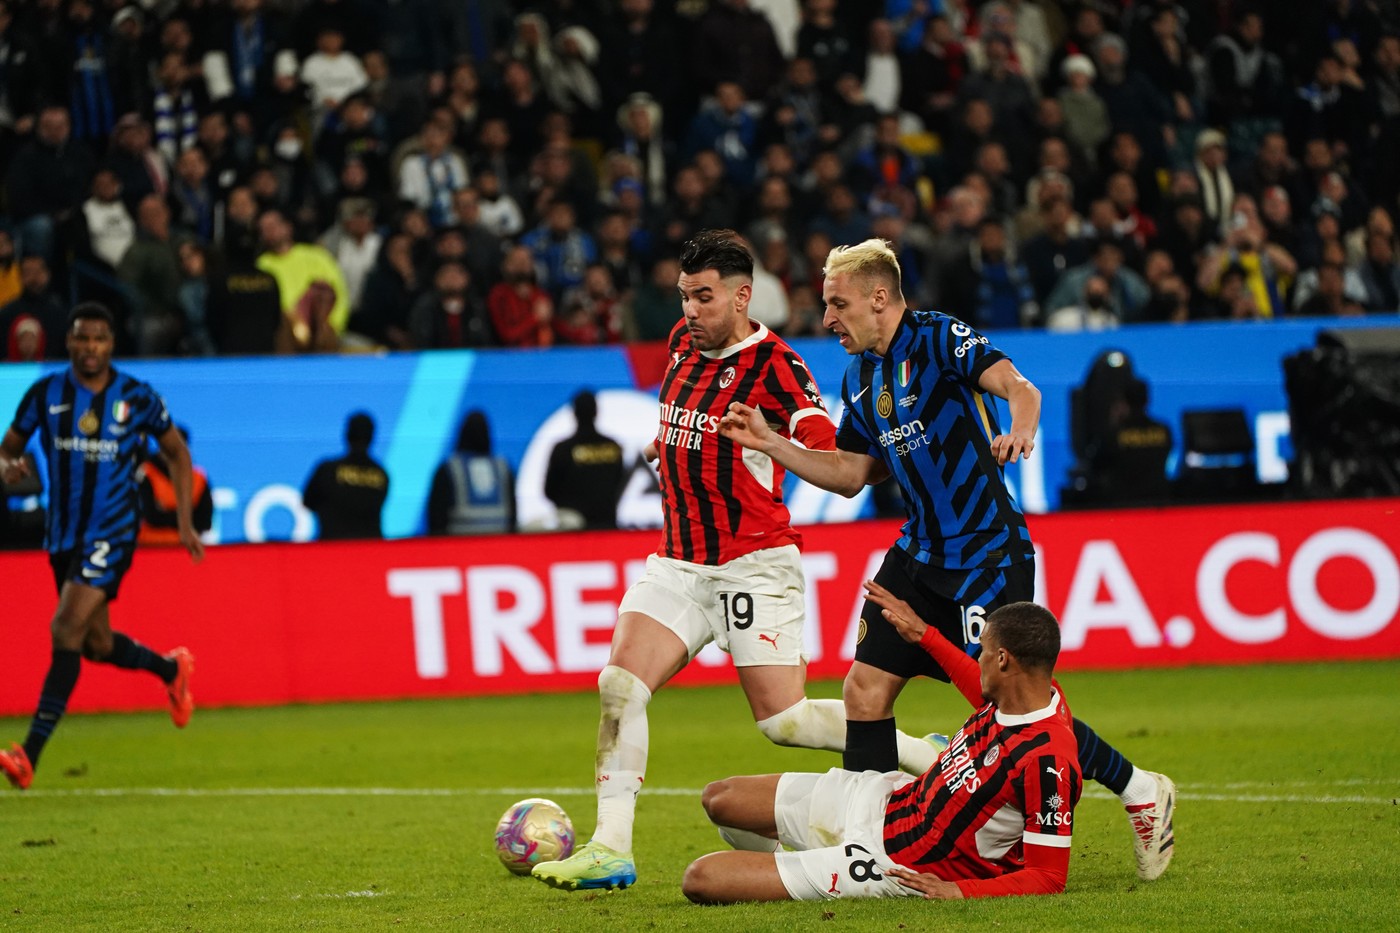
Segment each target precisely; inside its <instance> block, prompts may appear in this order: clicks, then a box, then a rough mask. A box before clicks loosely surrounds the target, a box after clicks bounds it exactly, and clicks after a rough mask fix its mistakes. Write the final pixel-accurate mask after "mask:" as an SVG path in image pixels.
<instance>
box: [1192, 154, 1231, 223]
mask: <svg viewBox="0 0 1400 933" xmlns="http://www.w3.org/2000/svg"><path fill="white" fill-rule="evenodd" d="M1225 161H1226V153H1225V134H1224V133H1222V132H1220V131H1219V130H1205V131H1204V132H1202V133H1201V134H1200V135H1199V136H1197V137H1196V161H1195V162H1194V163H1193V165H1192V167H1193V169H1194V171H1195V173H1196V179H1197V180H1198V181H1199V182H1200V185H1201V203H1202V207H1203V208H1204V210H1205V213H1206V222H1207V223H1209V224H1210V225H1211V226H1213V227H1215V228H1216V229H1217V230H1219V231H1220V233H1221V235H1224V234H1226V233H1228V232H1229V230H1228V229H1227V228H1228V224H1229V220H1230V218H1231V216H1232V215H1233V213H1234V205H1235V184H1234V182H1233V181H1232V180H1231V178H1230V172H1229V169H1228V168H1227V167H1226V165H1225Z"/></svg>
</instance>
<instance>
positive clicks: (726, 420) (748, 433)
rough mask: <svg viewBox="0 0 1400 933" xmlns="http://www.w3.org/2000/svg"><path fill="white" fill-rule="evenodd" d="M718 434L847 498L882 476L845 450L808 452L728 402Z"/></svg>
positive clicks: (871, 463) (753, 412)
mask: <svg viewBox="0 0 1400 933" xmlns="http://www.w3.org/2000/svg"><path fill="white" fill-rule="evenodd" d="M719 433H720V434H722V435H723V436H724V437H727V438H729V439H730V440H731V441H733V442H734V443H736V444H739V445H741V446H743V447H747V448H748V449H749V450H757V451H759V452H760V453H764V454H767V455H768V456H770V457H772V458H773V459H774V460H775V461H776V462H778V463H779V464H781V465H782V467H783V469H785V470H787V471H788V472H790V473H793V474H795V475H796V476H798V477H800V478H802V479H805V480H806V481H807V482H809V483H811V484H812V485H813V486H820V487H821V488H822V489H826V490H829V491H830V492H834V493H838V494H839V495H843V496H845V497H846V498H848V499H849V498H851V497H852V496H854V495H855V494H856V493H858V492H860V491H861V490H862V489H864V488H865V487H866V486H867V485H868V484H870V483H874V482H879V481H880V480H881V479H883V478H884V472H883V469H882V468H881V464H880V463H879V461H877V460H874V459H872V458H870V457H867V456H865V455H864V454H856V453H851V452H850V451H848V450H840V449H837V450H810V449H808V448H806V447H799V446H798V445H797V444H794V443H793V442H792V441H790V440H788V439H787V438H785V437H783V436H782V435H781V434H778V433H777V432H775V431H774V430H773V429H771V428H770V427H768V423H767V422H766V421H764V420H763V414H762V412H760V411H758V410H757V409H755V408H751V407H749V406H748V405H745V404H743V403H742V402H731V403H730V404H729V410H728V411H727V412H725V413H724V417H723V418H721V419H720V422H719Z"/></svg>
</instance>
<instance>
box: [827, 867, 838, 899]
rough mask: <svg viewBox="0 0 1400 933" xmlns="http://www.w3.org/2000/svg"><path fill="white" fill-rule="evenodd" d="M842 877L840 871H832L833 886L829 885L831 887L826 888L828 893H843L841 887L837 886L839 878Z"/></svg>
mask: <svg viewBox="0 0 1400 933" xmlns="http://www.w3.org/2000/svg"><path fill="white" fill-rule="evenodd" d="M840 877H841V875H840V873H839V872H832V873H831V887H829V888H827V889H826V893H827V894H840V893H841V889H840V888H838V887H837V886H836V880H837V879H838V878H840Z"/></svg>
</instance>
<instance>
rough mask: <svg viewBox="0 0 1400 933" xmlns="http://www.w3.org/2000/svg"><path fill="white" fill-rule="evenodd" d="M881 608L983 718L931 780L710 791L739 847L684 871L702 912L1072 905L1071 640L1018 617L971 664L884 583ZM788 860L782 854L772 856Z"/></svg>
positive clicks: (996, 629) (1005, 621)
mask: <svg viewBox="0 0 1400 933" xmlns="http://www.w3.org/2000/svg"><path fill="white" fill-rule="evenodd" d="M866 588H867V591H868V594H869V598H870V600H871V601H872V602H874V603H875V604H876V605H879V606H881V607H882V608H883V611H884V614H885V617H886V618H887V619H888V620H889V622H890V623H891V624H892V625H893V627H894V628H895V629H896V630H897V631H898V632H899V635H900V636H901V637H903V638H904V639H905V640H907V641H908V642H910V643H912V644H915V645H917V646H918V647H919V648H920V649H922V650H923V651H926V652H928V654H929V655H931V656H932V657H933V658H934V659H935V660H936V661H937V662H938V664H939V665H940V666H941V667H942V668H943V669H944V670H945V671H947V672H948V675H949V676H950V677H951V678H952V682H953V683H954V685H956V686H957V688H958V689H959V690H960V691H962V694H963V696H965V697H967V699H968V702H970V703H971V704H972V706H973V708H974V709H976V712H974V713H973V714H972V716H971V717H970V718H969V719H968V720H967V722H966V723H964V724H963V727H962V728H961V729H959V730H958V732H957V734H956V735H954V736H953V740H952V744H951V745H949V746H948V750H947V751H945V752H944V753H943V754H942V755H941V756H940V757H939V759H938V761H937V762H936V763H935V764H934V766H933V767H931V768H930V769H929V770H928V771H927V772H926V773H925V774H924V775H922V776H921V777H919V778H917V779H916V778H911V777H909V776H908V775H906V774H903V773H900V772H898V771H894V772H889V773H884V774H882V773H880V772H878V771H864V772H856V771H846V770H842V769H840V768H833V769H831V770H830V771H828V772H827V773H826V774H795V773H790V774H768V775H763V776H758V777H735V778H730V779H729V780H727V781H717V782H716V783H713V784H711V785H709V786H708V787H706V788H705V792H704V797H703V803H704V806H705V812H706V814H708V816H709V817H710V819H711V820H713V821H714V822H715V823H717V824H718V825H719V827H720V834H721V835H723V836H725V837H726V838H729V839H730V840H731V842H737V843H740V844H745V843H750V844H751V845H746V846H745V848H749V849H759V848H760V847H761V848H762V850H761V851H734V852H715V853H712V854H710V855H706V856H704V857H702V858H700V859H697V860H696V861H695V862H692V863H691V865H690V867H689V868H688V869H686V873H685V880H684V882H683V883H682V889H683V890H684V892H685V895H686V897H688V898H690V899H691V900H692V901H697V902H700V903H706V904H729V903H734V902H736V901H776V900H787V899H791V900H799V901H816V900H825V899H828V898H837V897H926V898H961V897H997V896H1002V895H1008V894H1058V893H1060V892H1061V891H1063V890H1064V889H1065V881H1066V879H1067V878H1068V876H1069V852H1070V837H1071V834H1072V831H1073V815H1074V806H1075V804H1076V803H1077V802H1078V801H1079V794H1080V791H1081V789H1082V778H1081V776H1080V773H1079V762H1078V756H1077V754H1076V750H1075V740H1074V731H1073V729H1072V728H1071V726H1070V713H1069V707H1068V706H1067V705H1066V704H1065V700H1064V696H1063V694H1062V693H1061V692H1060V688H1059V684H1057V683H1055V681H1054V680H1053V679H1052V673H1053V671H1054V667H1055V659H1056V657H1057V656H1058V655H1059V651H1060V629H1059V624H1058V623H1057V622H1056V621H1055V617H1054V616H1053V615H1051V614H1050V612H1049V610H1047V609H1043V608H1041V607H1040V606H1037V605H1035V604H1034V603H1012V604H1010V605H1008V606H1003V607H1001V608H1000V609H997V610H995V611H994V612H993V613H992V614H991V615H989V616H988V617H987V621H986V626H985V628H983V630H982V653H981V655H980V656H979V658H978V660H976V661H974V660H972V659H971V658H969V657H968V656H967V655H966V654H965V653H963V651H962V650H961V649H960V648H958V647H957V646H955V645H953V644H952V643H951V642H949V641H948V640H947V639H946V638H944V637H943V636H942V635H940V634H939V632H938V630H937V629H935V628H931V627H930V626H927V625H925V624H924V622H923V620H922V619H920V618H919V617H918V616H917V615H916V614H915V613H914V611H913V610H912V609H911V608H910V607H909V604H908V603H906V602H904V601H903V600H901V599H898V598H896V597H895V596H893V595H892V594H891V593H890V592H889V591H888V590H886V589H885V588H884V587H882V586H880V585H879V584H877V583H873V582H869V583H867V584H866ZM774 840H777V841H778V842H780V843H782V844H783V845H784V846H785V847H787V849H788V850H789V851H784V852H776V853H775V852H773V851H772V848H773V841H774Z"/></svg>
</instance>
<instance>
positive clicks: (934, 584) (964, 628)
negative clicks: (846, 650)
mask: <svg viewBox="0 0 1400 933" xmlns="http://www.w3.org/2000/svg"><path fill="white" fill-rule="evenodd" d="M875 582H876V583H878V584H880V585H881V586H883V587H884V588H885V589H887V590H889V591H890V592H891V593H893V594H894V595H895V596H898V597H899V598H900V599H902V600H904V601H905V602H907V603H908V604H909V605H910V606H912V607H913V609H914V611H915V612H917V613H918V614H919V618H921V619H923V620H924V622H926V623H927V624H929V625H932V626H933V627H934V628H936V629H938V630H939V631H940V632H942V633H943V637H944V638H947V639H948V640H949V641H951V642H952V643H953V644H955V645H960V646H962V647H963V648H964V649H967V648H968V647H969V646H970V645H978V644H980V640H981V635H982V619H983V618H984V617H985V616H986V615H987V614H988V613H990V612H991V611H992V610H993V609H997V608H999V607H1001V606H1005V605H1007V604H1008V603H1015V602H1021V601H1023V600H1029V599H1031V598H1032V597H1034V595H1035V560H1034V558H1032V559H1030V560H1026V561H1023V562H1021V563H1019V564H1012V565H1011V566H1010V567H1002V568H991V569H986V570H982V569H978V570H945V569H943V568H941V567H930V566H929V565H928V564H921V563H919V562H918V561H917V560H915V559H914V558H913V557H911V556H909V554H908V553H906V552H905V551H904V550H903V549H902V548H900V547H897V546H896V547H892V548H890V550H889V553H887V554H886V555H885V561H884V563H882V564H881V565H880V571H879V572H878V573H877V574H875ZM976 650H977V649H976V648H973V649H972V650H970V651H969V653H970V654H973V655H975V654H976ZM855 659H856V660H857V661H860V662H861V663H863V664H869V665H870V666H871V667H876V668H879V669H880V670H882V671H886V672H888V673H890V674H894V675H895V676H896V677H903V678H906V679H907V678H910V677H918V676H919V675H923V676H925V677H932V678H934V679H935V680H941V681H943V682H944V683H947V681H948V675H947V674H946V673H944V671H943V669H942V668H941V667H939V666H938V665H937V664H936V663H934V660H933V658H931V657H930V656H929V654H928V652H927V651H925V650H924V649H923V648H921V647H919V646H918V645H914V644H910V643H909V642H907V641H905V640H904V639H903V638H901V637H900V636H899V633H898V632H897V631H895V628H894V626H893V625H890V623H889V622H888V621H886V619H885V617H884V616H883V615H881V614H880V607H879V606H877V605H875V604H874V603H872V602H871V601H870V600H866V601H865V605H864V606H863V607H862V608H861V613H860V632H859V634H858V636H857V638H856V658H855Z"/></svg>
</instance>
